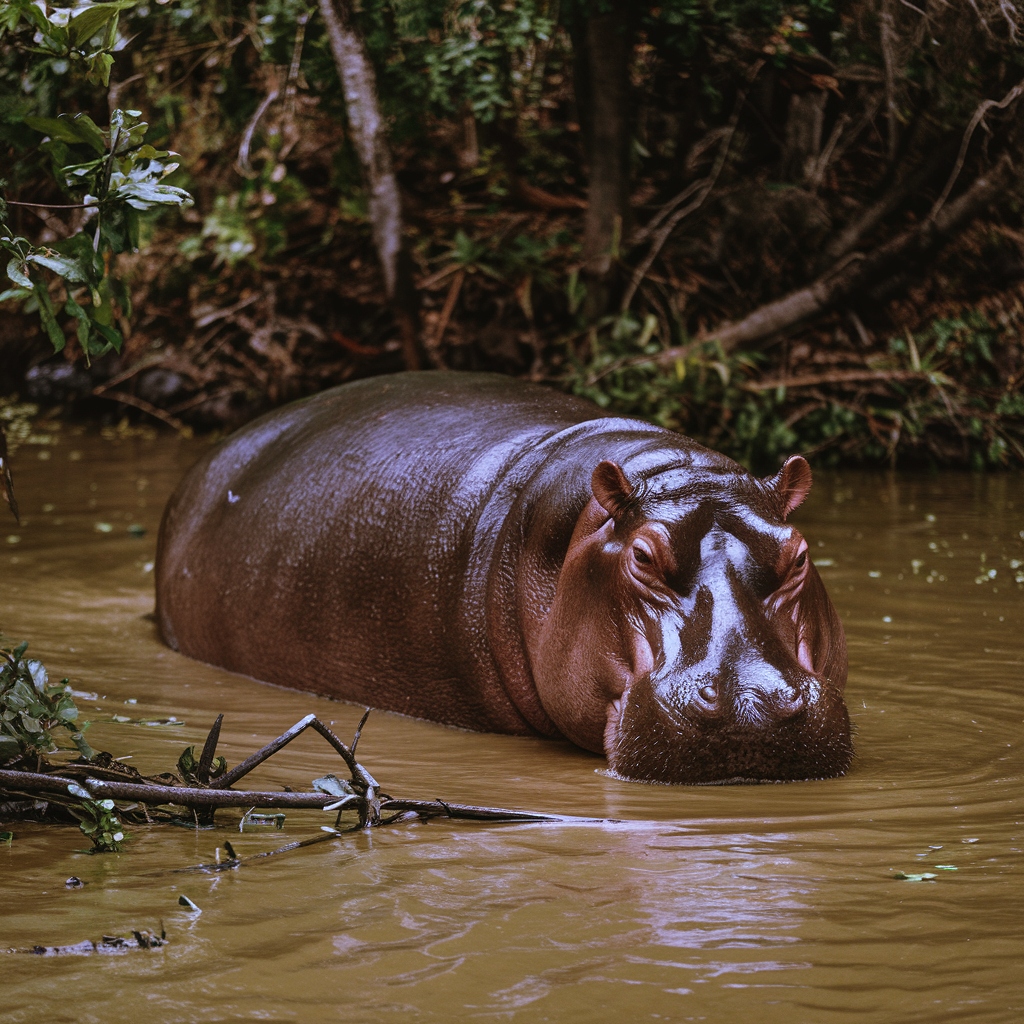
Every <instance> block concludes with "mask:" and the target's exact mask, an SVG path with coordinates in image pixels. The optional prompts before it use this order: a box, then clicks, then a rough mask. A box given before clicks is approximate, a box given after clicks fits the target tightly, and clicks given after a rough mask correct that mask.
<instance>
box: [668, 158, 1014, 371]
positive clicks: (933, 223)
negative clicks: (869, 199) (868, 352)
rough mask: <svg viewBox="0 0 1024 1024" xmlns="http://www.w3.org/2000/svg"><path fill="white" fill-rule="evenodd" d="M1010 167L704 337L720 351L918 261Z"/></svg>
mask: <svg viewBox="0 0 1024 1024" xmlns="http://www.w3.org/2000/svg"><path fill="white" fill-rule="evenodd" d="M1011 170H1012V165H1011V163H1010V161H1009V159H1008V158H1007V157H1004V158H1003V159H1002V160H1001V161H1000V162H999V164H998V165H997V166H996V167H995V168H993V170H992V171H991V173H989V174H983V175H981V176H980V177H978V178H976V179H975V180H974V181H973V182H972V184H971V186H970V188H968V189H967V190H966V191H965V192H964V193H963V194H962V195H960V196H959V197H958V198H957V199H956V200H954V201H953V202H951V203H949V204H947V205H946V206H944V207H943V208H942V209H941V210H939V212H938V213H937V214H936V216H935V218H934V219H931V218H928V219H926V220H924V221H922V222H921V223H920V224H918V225H916V226H915V227H913V228H910V229H909V230H907V231H904V232H903V233H902V234H899V235H897V236H896V237H895V238H893V239H891V240H890V241H889V242H887V243H886V244H885V245H883V246H880V247H879V248H878V249H875V250H874V252H871V253H869V254H868V255H866V256H862V257H859V258H851V259H849V260H847V261H846V263H844V264H842V265H841V266H840V267H838V268H837V269H835V270H833V271H830V272H828V273H826V274H824V275H822V276H821V277H819V278H818V279H817V280H816V281H815V282H814V283H813V284H810V285H808V286H807V287H806V288H799V289H797V290H796V291H794V292H790V293H789V295H786V296H783V298H781V299H776V300H775V301H774V302H769V303H766V304H765V305H763V306H761V307H759V308H758V309H755V310H754V312H753V313H751V314H750V315H749V316H746V317H744V318H743V319H742V320H740V321H739V322H737V323H733V324H729V323H727V324H723V325H722V326H721V327H719V328H718V329H717V330H714V331H709V332H708V334H707V339H709V340H710V339H714V340H716V341H718V342H719V344H720V345H721V346H722V349H723V350H724V351H726V352H728V351H730V350H732V349H734V348H737V347H738V346H740V345H748V344H750V343H751V342H755V341H761V340H762V339H764V338H768V337H771V336H772V335H774V334H778V333H779V332H781V331H785V330H788V329H790V328H791V327H795V326H796V325H797V324H800V323H802V322H804V321H806V320H809V319H811V318H812V317H815V316H818V315H820V314H821V313H824V312H825V311H826V310H828V309H829V308H831V307H832V306H835V305H837V304H838V303H840V302H842V301H843V300H845V299H848V298H850V297H851V296H852V295H854V294H856V293H858V292H862V291H864V290H865V289H867V288H869V287H871V286H872V285H874V284H876V283H878V282H879V281H881V280H883V279H884V278H885V277H886V276H887V275H892V274H894V273H896V272H897V271H898V270H902V269H904V268H905V267H907V266H908V265H919V264H920V263H921V262H922V261H923V260H924V259H925V258H926V257H928V256H930V255H932V254H933V253H934V252H935V251H936V250H937V249H938V248H939V246H940V245H942V243H943V242H945V241H946V240H947V239H948V238H950V237H951V236H952V235H954V234H956V233H957V232H958V231H960V230H962V229H963V228H965V227H967V225H968V224H970V222H971V221H972V220H974V218H975V217H977V216H978V215H979V214H981V213H982V212H983V211H984V209H985V208H986V207H987V206H988V205H989V204H990V203H991V202H992V201H993V200H994V199H995V198H996V197H997V196H998V195H999V193H1000V192H1001V191H1004V190H1005V189H1006V186H1007V183H1008V180H1009V178H1010V174H1011ZM856 255H857V254H855V256H856ZM684 354H685V350H684V349H668V350H666V351H664V352H662V353H661V354H660V355H659V357H658V361H659V362H671V361H672V360H674V359H676V358H678V357H679V356H681V355H684Z"/></svg>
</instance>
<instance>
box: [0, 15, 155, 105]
mask: <svg viewBox="0 0 1024 1024" xmlns="http://www.w3.org/2000/svg"><path fill="white" fill-rule="evenodd" d="M138 3H139V0H115V2H113V3H88V2H86V3H79V4H76V5H75V6H74V7H53V8H49V7H48V6H47V5H43V4H39V3H34V2H32V0H5V2H4V4H3V5H2V7H0V40H2V39H3V37H4V36H5V35H8V34H14V33H17V32H19V30H23V29H25V28H29V29H30V30H34V36H33V42H34V44H35V46H34V47H33V50H34V52H36V53H38V54H41V55H44V56H46V57H49V58H50V60H51V65H53V66H54V70H55V71H57V72H58V73H59V74H63V73H64V72H65V71H67V70H68V69H69V66H70V67H72V68H74V69H75V70H78V69H81V70H82V71H83V73H84V75H85V78H86V80H87V81H90V82H95V83H98V84H101V85H104V86H105V85H107V83H108V82H109V81H110V68H111V66H112V65H113V63H114V57H113V54H114V51H115V50H117V49H119V48H120V46H121V45H122V40H121V39H120V37H119V34H118V22H119V19H120V14H121V11H124V10H126V9H130V8H132V7H135V6H136V5H137V4H138Z"/></svg>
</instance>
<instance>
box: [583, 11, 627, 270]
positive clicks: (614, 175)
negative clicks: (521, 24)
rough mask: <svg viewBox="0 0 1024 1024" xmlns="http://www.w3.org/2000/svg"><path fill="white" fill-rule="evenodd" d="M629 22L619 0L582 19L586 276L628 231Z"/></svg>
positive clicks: (607, 259)
mask: <svg viewBox="0 0 1024 1024" xmlns="http://www.w3.org/2000/svg"><path fill="white" fill-rule="evenodd" d="M632 43H633V35H632V26H631V19H630V18H629V16H628V14H627V8H626V5H625V3H623V2H622V0H614V2H613V3H612V5H611V9H610V10H608V11H606V12H602V13H596V14H592V15H591V16H590V17H589V18H588V19H587V25H586V34H585V46H586V59H585V61H584V62H582V63H583V65H584V67H581V70H583V71H584V73H585V75H586V89H585V93H586V96H585V97H584V98H583V99H582V100H581V101H580V104H579V105H580V106H581V107H585V108H586V117H585V118H581V120H582V123H583V126H584V128H585V132H586V136H587V138H586V142H587V150H588V153H587V156H588V162H589V164H590V188H589V191H588V205H587V217H586V225H585V230H584V235H583V259H584V261H585V262H586V268H587V271H588V273H589V275H591V276H593V277H597V278H602V277H604V276H606V275H607V273H608V271H609V270H610V269H611V266H612V260H613V250H615V249H616V248H617V246H618V243H619V242H620V241H621V239H622V238H624V237H625V235H626V233H627V232H628V229H629V224H628V221H629V140H630V131H629V57H630V54H631V52H632Z"/></svg>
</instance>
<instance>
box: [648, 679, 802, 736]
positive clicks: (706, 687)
mask: <svg viewBox="0 0 1024 1024" xmlns="http://www.w3.org/2000/svg"><path fill="white" fill-rule="evenodd" d="M653 688H654V689H655V690H658V689H663V688H662V687H659V686H657V684H654V687H653ZM677 689H678V690H680V691H681V693H682V694H683V700H682V701H681V702H677V701H673V700H665V698H662V703H665V704H668V705H669V706H670V707H671V706H673V705H676V706H679V709H680V710H681V711H682V712H683V715H684V717H688V718H691V719H692V720H693V721H694V723H695V724H696V723H703V724H705V725H708V726H713V725H714V724H715V723H718V724H722V723H724V722H726V721H727V720H730V719H731V720H733V721H735V722H737V723H739V724H746V725H750V726H755V727H756V726H760V725H770V724H771V723H773V722H783V721H786V720H787V719H790V718H793V717H795V716H796V715H798V714H800V713H801V712H802V711H804V710H805V709H806V707H807V706H808V703H809V700H810V701H811V702H813V700H814V699H815V698H816V695H817V690H818V687H817V685H816V683H815V682H814V681H813V680H810V679H807V680H797V681H791V680H787V679H786V678H785V677H784V676H783V675H782V673H780V672H778V671H776V670H775V669H773V668H771V666H760V665H757V666H750V667H748V666H743V665H741V666H740V671H739V673H738V679H737V681H736V682H734V683H732V684H725V683H723V682H722V681H720V680H719V679H716V678H713V677H712V678H705V679H698V680H697V681H696V682H695V683H692V684H690V685H689V686H682V687H678V688H677ZM680 704H681V706H680Z"/></svg>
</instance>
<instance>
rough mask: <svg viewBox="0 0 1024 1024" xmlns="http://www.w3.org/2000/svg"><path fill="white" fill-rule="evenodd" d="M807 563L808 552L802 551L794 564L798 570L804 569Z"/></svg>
mask: <svg viewBox="0 0 1024 1024" xmlns="http://www.w3.org/2000/svg"><path fill="white" fill-rule="evenodd" d="M806 563H807V552H806V551H801V552H800V554H799V555H797V556H796V560H795V561H794V562H793V564H794V565H795V566H796V567H797V568H798V569H802V568H803V567H804V565H805V564H806Z"/></svg>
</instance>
